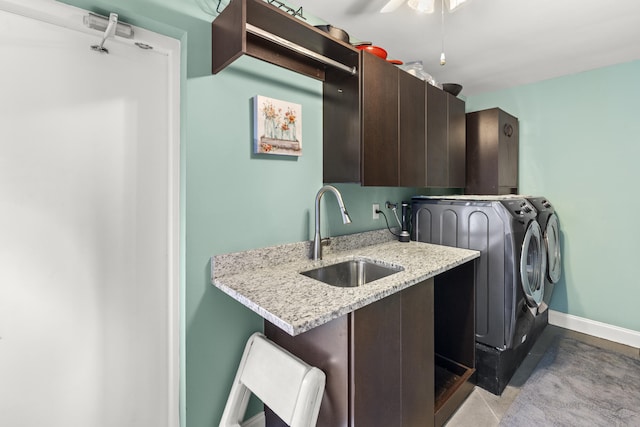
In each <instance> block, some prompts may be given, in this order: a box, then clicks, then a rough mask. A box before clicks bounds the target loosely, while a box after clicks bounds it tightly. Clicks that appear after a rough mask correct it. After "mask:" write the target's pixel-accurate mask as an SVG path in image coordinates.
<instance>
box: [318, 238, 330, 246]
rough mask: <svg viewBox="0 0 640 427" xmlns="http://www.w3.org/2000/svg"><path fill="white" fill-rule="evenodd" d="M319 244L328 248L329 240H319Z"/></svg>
mask: <svg viewBox="0 0 640 427" xmlns="http://www.w3.org/2000/svg"><path fill="white" fill-rule="evenodd" d="M320 244H321V245H322V246H330V245H331V238H330V237H324V238H322V239H320Z"/></svg>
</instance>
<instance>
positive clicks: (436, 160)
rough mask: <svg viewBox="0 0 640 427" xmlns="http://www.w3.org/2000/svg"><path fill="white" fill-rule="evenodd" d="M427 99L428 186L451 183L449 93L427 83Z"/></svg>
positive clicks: (440, 185) (442, 185)
mask: <svg viewBox="0 0 640 427" xmlns="http://www.w3.org/2000/svg"><path fill="white" fill-rule="evenodd" d="M426 99H427V118H426V123H427V141H426V143H427V186H428V187H447V186H448V185H449V170H448V169H449V168H448V163H449V150H448V147H447V146H448V136H447V133H448V123H449V122H448V118H447V93H446V92H444V91H442V90H440V89H438V88H437V87H435V86H432V85H430V84H427V85H426Z"/></svg>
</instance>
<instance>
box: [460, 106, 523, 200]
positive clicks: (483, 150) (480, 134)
mask: <svg viewBox="0 0 640 427" xmlns="http://www.w3.org/2000/svg"><path fill="white" fill-rule="evenodd" d="M518 141H519V129H518V119H517V118H516V117H514V116H512V115H511V114H509V113H506V112H505V111H503V110H501V109H499V108H492V109H489V110H482V111H476V112H473V113H468V114H467V183H466V188H465V192H466V193H467V194H516V193H517V192H518V144H519V142H518Z"/></svg>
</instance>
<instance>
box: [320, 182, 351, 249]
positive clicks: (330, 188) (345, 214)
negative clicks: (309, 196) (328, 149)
mask: <svg viewBox="0 0 640 427" xmlns="http://www.w3.org/2000/svg"><path fill="white" fill-rule="evenodd" d="M327 191H331V192H332V193H333V194H335V196H336V199H338V206H340V214H341V215H342V222H343V223H345V224H350V223H351V218H350V217H349V212H347V209H346V208H345V207H344V202H343V201H342V195H341V194H340V192H339V191H338V189H337V188H336V187H334V186H332V185H325V186H324V187H322V188H321V189H320V190H319V191H318V194H316V232H315V234H314V236H313V260H314V261H316V260H319V259H322V244H323V243H325V244H327V243H328V241H329V239H325V240H324V242H323V239H321V238H320V199H322V195H323V194H324V193H325V192H327Z"/></svg>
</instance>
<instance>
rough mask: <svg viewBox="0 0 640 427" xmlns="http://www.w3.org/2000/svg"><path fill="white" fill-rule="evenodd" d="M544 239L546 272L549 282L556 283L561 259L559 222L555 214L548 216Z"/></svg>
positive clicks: (560, 267) (558, 277) (559, 273)
mask: <svg viewBox="0 0 640 427" xmlns="http://www.w3.org/2000/svg"><path fill="white" fill-rule="evenodd" d="M544 241H545V245H546V247H547V267H548V268H547V274H548V276H549V280H550V281H551V283H557V282H558V280H560V275H561V274H562V262H561V261H562V260H561V257H560V224H559V223H558V217H557V216H556V214H552V215H550V216H549V220H548V221H547V228H546V230H545V231H544Z"/></svg>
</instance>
